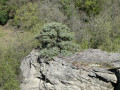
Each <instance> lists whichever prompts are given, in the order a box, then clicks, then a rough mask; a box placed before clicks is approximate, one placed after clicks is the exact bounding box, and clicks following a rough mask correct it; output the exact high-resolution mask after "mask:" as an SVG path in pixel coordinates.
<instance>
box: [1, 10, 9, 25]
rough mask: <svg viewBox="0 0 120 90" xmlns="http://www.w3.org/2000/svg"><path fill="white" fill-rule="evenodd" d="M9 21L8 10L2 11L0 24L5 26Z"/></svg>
mask: <svg viewBox="0 0 120 90" xmlns="http://www.w3.org/2000/svg"><path fill="white" fill-rule="evenodd" d="M7 21H8V10H0V24H2V25H4V24H5V23H6V22H7Z"/></svg>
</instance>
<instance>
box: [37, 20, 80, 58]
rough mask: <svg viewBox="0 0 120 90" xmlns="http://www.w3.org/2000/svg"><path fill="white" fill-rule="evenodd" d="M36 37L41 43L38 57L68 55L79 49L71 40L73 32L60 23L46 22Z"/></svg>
mask: <svg viewBox="0 0 120 90" xmlns="http://www.w3.org/2000/svg"><path fill="white" fill-rule="evenodd" d="M36 38H37V39H38V40H39V41H40V43H41V48H40V49H41V50H40V57H46V58H49V57H52V56H56V55H58V54H61V55H70V54H72V53H75V52H76V51H78V49H79V46H78V45H77V44H75V43H74V42H73V40H74V34H73V33H72V32H70V29H69V28H67V26H66V25H63V24H61V23H57V22H52V23H48V24H46V25H45V26H44V27H43V28H42V30H41V31H40V33H39V35H38V36H37V37H36Z"/></svg>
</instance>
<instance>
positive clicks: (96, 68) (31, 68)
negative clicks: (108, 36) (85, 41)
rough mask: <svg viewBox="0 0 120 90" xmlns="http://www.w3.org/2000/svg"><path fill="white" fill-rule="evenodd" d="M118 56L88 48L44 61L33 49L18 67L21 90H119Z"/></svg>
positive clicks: (119, 71) (119, 70)
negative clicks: (70, 54) (20, 75)
mask: <svg viewBox="0 0 120 90" xmlns="http://www.w3.org/2000/svg"><path fill="white" fill-rule="evenodd" d="M119 56H120V54H118V53H107V52H103V51H100V50H97V49H89V50H85V51H84V52H81V53H77V54H74V55H72V56H69V57H61V56H59V57H54V58H53V59H52V60H51V61H48V60H46V59H41V58H39V55H38V51H37V50H33V51H32V52H31V53H30V54H29V55H28V56H27V57H25V58H24V60H23V61H22V63H21V66H20V68H21V70H22V73H23V77H24V79H23V82H22V83H21V90H119V89H120V69H119V65H120V64H119V63H120V61H119V59H120V57H119Z"/></svg>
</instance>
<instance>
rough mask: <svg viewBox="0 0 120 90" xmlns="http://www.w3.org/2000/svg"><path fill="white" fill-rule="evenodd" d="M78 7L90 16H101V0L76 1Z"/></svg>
mask: <svg viewBox="0 0 120 90" xmlns="http://www.w3.org/2000/svg"><path fill="white" fill-rule="evenodd" d="M74 1H75V4H76V6H77V7H78V8H79V9H80V10H84V11H85V12H86V13H87V14H88V15H91V14H93V15H96V14H99V12H100V10H101V2H102V1H100V0H74Z"/></svg>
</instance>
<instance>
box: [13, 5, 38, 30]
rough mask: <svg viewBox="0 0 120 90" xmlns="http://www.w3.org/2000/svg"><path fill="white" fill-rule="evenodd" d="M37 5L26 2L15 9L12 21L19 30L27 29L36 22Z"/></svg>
mask: <svg viewBox="0 0 120 90" xmlns="http://www.w3.org/2000/svg"><path fill="white" fill-rule="evenodd" d="M37 8H38V5H37V4H32V3H28V4H26V5H23V6H22V7H21V8H20V9H18V10H17V11H16V15H15V17H14V22H15V25H16V26H17V27H19V28H20V29H21V30H29V29H31V28H32V27H33V26H34V25H35V24H37V23H38V21H39V18H38V13H37V12H38V11H37Z"/></svg>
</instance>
